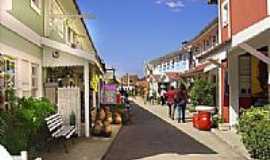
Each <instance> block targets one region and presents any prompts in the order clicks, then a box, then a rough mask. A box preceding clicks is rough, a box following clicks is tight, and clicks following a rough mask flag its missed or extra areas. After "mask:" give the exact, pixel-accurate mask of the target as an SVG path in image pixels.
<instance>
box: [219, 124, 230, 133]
mask: <svg viewBox="0 0 270 160" xmlns="http://www.w3.org/2000/svg"><path fill="white" fill-rule="evenodd" d="M218 129H219V130H220V131H229V130H230V129H231V126H230V124H229V123H219V124H218Z"/></svg>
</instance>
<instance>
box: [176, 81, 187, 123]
mask: <svg viewBox="0 0 270 160" xmlns="http://www.w3.org/2000/svg"><path fill="white" fill-rule="evenodd" d="M187 99H188V98H187V90H186V87H185V86H184V85H183V84H182V85H181V87H180V89H178V90H177V91H176V94H175V106H174V111H173V116H174V114H175V110H176V109H177V111H178V117H177V118H178V123H180V122H181V120H182V122H183V123H185V122H186V117H185V116H186V106H187Z"/></svg>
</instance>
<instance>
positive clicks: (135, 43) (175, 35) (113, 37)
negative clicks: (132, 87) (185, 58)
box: [78, 0, 217, 75]
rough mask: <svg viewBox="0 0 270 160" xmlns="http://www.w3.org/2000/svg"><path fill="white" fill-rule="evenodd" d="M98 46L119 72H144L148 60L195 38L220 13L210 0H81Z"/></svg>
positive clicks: (103, 55)
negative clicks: (88, 15) (145, 62)
mask: <svg viewBox="0 0 270 160" xmlns="http://www.w3.org/2000/svg"><path fill="white" fill-rule="evenodd" d="M78 2H79V5H80V8H81V10H82V12H83V13H92V14H94V15H95V16H96V19H88V20H86V22H87V26H88V29H89V31H90V33H91V35H92V38H93V40H94V43H95V46H96V48H97V50H98V52H99V54H100V55H101V56H102V58H103V59H104V60H105V61H106V64H107V65H108V66H113V67H115V68H116V69H117V71H118V73H119V74H125V73H127V72H128V73H133V74H139V75H142V74H143V63H144V61H146V60H150V59H152V58H155V57H158V56H160V55H164V54H166V53H168V52H170V51H174V50H176V49H177V48H179V47H180V45H181V42H182V41H185V40H188V39H191V38H192V37H193V36H195V35H196V34H197V33H198V32H199V31H200V30H201V29H202V28H203V27H204V26H205V25H207V24H208V23H209V22H210V21H211V20H212V19H214V18H215V17H216V15H217V8H216V6H209V5H207V0H78Z"/></svg>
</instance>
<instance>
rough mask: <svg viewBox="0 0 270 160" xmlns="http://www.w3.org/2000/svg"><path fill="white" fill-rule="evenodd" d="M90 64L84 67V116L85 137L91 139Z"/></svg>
mask: <svg viewBox="0 0 270 160" xmlns="http://www.w3.org/2000/svg"><path fill="white" fill-rule="evenodd" d="M89 83H90V81H89V64H88V62H86V64H85V65H84V112H85V113H84V115H85V137H90V105H89V92H90V84H89Z"/></svg>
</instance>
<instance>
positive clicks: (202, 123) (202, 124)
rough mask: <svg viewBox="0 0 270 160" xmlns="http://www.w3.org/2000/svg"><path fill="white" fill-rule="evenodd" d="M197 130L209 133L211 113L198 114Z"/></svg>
mask: <svg viewBox="0 0 270 160" xmlns="http://www.w3.org/2000/svg"><path fill="white" fill-rule="evenodd" d="M198 116H199V120H198V128H199V129H200V130H204V131H209V130H211V126H212V122H211V113H210V112H199V115H198Z"/></svg>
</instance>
